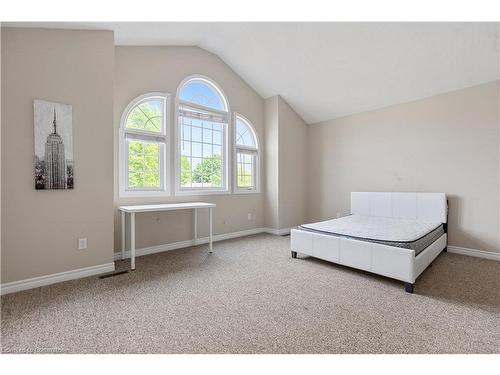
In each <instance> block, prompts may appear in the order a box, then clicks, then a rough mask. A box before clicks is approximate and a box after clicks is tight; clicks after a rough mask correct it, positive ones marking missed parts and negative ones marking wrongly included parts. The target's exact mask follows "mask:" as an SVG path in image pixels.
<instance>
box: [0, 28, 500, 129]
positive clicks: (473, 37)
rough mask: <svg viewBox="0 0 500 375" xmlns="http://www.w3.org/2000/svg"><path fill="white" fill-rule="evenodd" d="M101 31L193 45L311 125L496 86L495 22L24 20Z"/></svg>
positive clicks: (120, 37)
mask: <svg viewBox="0 0 500 375" xmlns="http://www.w3.org/2000/svg"><path fill="white" fill-rule="evenodd" d="M6 26H29V27H40V26H41V27H60V28H84V29H106V30H114V31H115V42H116V44H117V45H197V46H200V47H202V48H204V49H206V50H208V51H210V52H213V53H215V54H217V55H218V56H219V57H220V58H221V59H222V60H224V61H225V62H226V63H227V64H228V65H229V66H230V67H231V68H232V69H233V70H234V71H235V72H237V73H238V74H239V75H240V76H241V77H242V78H243V79H244V80H245V81H246V82H248V84H250V85H251V86H252V87H253V88H254V89H255V90H256V91H257V92H258V93H259V94H260V95H261V96H262V97H264V98H267V97H270V96H273V95H276V94H279V95H281V96H282V97H283V98H284V99H285V100H286V101H287V102H288V103H289V104H290V105H291V106H292V107H293V108H294V109H295V110H296V111H297V112H298V113H299V114H300V115H301V116H302V117H303V119H304V120H305V121H306V122H308V123H315V122H319V121H324V120H328V119H332V118H337V117H342V116H346V115H349V114H353V113H359V112H363V111H368V110H372V109H377V108H382V107H386V106H389V105H393V104H397V103H402V102H408V101H412V100H416V99H420V98H424V97H428V96H432V95H436V94H439V93H444V92H447V91H452V90H456V89H460V88H464V87H469V86H473V85H477V84H480V83H484V82H488V81H492V80H496V79H499V78H500V74H499V70H500V67H499V56H498V45H499V44H498V32H499V27H498V24H497V23H172V22H165V23H146V22H139V23H119V22H94V23H81V22H78V23H29V24H27V23H21V24H6Z"/></svg>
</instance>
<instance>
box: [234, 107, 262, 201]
mask: <svg viewBox="0 0 500 375" xmlns="http://www.w3.org/2000/svg"><path fill="white" fill-rule="evenodd" d="M234 128H235V129H234V138H235V139H234V144H235V154H236V163H235V167H236V172H235V179H236V183H235V192H240V193H243V192H258V191H259V142H258V139H257V134H256V133H255V130H254V128H253V126H252V124H251V123H250V121H248V120H247V119H246V118H244V117H243V116H241V115H238V114H237V115H236V117H235V127H234Z"/></svg>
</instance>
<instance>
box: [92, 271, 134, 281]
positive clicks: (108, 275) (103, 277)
mask: <svg viewBox="0 0 500 375" xmlns="http://www.w3.org/2000/svg"><path fill="white" fill-rule="evenodd" d="M124 273H128V271H127V270H125V271H116V272H112V273H108V274H106V275H102V276H99V278H100V279H107V278H108V277H112V276H118V275H123V274H124Z"/></svg>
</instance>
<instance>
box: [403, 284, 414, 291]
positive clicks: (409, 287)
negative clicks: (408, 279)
mask: <svg viewBox="0 0 500 375" xmlns="http://www.w3.org/2000/svg"><path fill="white" fill-rule="evenodd" d="M405 292H406V293H413V284H412V283H405Z"/></svg>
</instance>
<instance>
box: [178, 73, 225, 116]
mask: <svg viewBox="0 0 500 375" xmlns="http://www.w3.org/2000/svg"><path fill="white" fill-rule="evenodd" d="M179 98H180V99H181V100H184V101H186V102H191V103H194V104H198V105H202V106H204V107H208V108H213V109H217V110H219V111H227V108H226V106H225V104H224V101H223V100H222V97H221V96H220V94H219V92H218V91H217V90H216V89H215V88H214V87H213V86H212V85H210V84H209V83H208V82H205V81H202V80H192V81H189V82H187V83H186V84H185V85H184V86H183V87H182V89H181V91H180V94H179Z"/></svg>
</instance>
